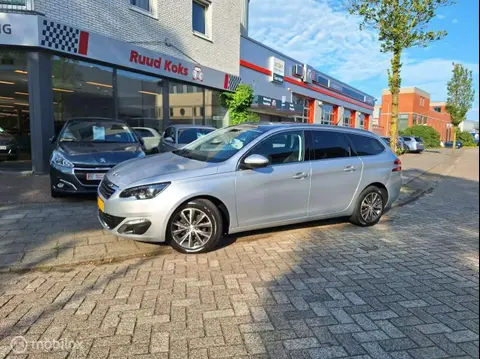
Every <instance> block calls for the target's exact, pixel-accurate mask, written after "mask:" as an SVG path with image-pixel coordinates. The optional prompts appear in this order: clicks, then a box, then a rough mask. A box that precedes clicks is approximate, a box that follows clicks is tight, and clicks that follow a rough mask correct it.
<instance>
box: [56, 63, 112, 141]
mask: <svg viewBox="0 0 480 359" xmlns="http://www.w3.org/2000/svg"><path fill="white" fill-rule="evenodd" d="M52 90H53V113H54V121H55V134H57V135H58V134H59V132H60V130H61V129H62V127H63V125H64V124H65V122H66V121H67V120H68V119H70V118H74V117H103V118H113V117H114V115H115V113H114V111H115V106H114V98H113V69H112V68H109V67H105V66H100V65H95V64H91V63H88V62H83V61H78V60H72V59H69V58H66V57H59V56H54V57H53V58H52Z"/></svg>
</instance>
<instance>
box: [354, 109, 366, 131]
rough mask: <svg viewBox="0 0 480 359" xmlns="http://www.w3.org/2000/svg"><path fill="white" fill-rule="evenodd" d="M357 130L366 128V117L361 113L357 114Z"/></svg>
mask: <svg viewBox="0 0 480 359" xmlns="http://www.w3.org/2000/svg"><path fill="white" fill-rule="evenodd" d="M356 127H357V128H365V115H364V114H363V113H361V112H357V123H356Z"/></svg>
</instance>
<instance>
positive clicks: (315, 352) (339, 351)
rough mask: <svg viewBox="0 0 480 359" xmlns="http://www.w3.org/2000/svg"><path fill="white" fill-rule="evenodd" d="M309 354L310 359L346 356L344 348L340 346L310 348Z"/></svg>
mask: <svg viewBox="0 0 480 359" xmlns="http://www.w3.org/2000/svg"><path fill="white" fill-rule="evenodd" d="M309 354H310V356H311V357H312V359H330V358H342V357H345V356H347V353H346V352H345V349H343V348H342V347H341V346H335V347H327V348H315V349H310V350H309Z"/></svg>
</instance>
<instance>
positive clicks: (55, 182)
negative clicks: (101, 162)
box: [50, 164, 110, 194]
mask: <svg viewBox="0 0 480 359" xmlns="http://www.w3.org/2000/svg"><path fill="white" fill-rule="evenodd" d="M109 170H110V168H102V169H101V170H95V169H88V171H91V172H93V173H96V172H99V173H106V172H108V171H109ZM78 171H79V169H78V168H68V167H61V166H57V165H55V164H51V165H50V186H51V188H52V190H54V191H55V192H59V193H64V194H95V193H97V189H98V185H99V184H100V181H89V182H90V183H88V182H87V181H86V180H85V179H84V176H83V175H81V174H79V172H78ZM82 180H83V181H82Z"/></svg>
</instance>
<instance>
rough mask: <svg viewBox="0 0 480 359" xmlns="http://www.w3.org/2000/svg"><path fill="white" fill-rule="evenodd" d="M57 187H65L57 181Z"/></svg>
mask: <svg viewBox="0 0 480 359" xmlns="http://www.w3.org/2000/svg"><path fill="white" fill-rule="evenodd" d="M57 187H58V188H63V187H65V185H64V184H63V183H59V184H57Z"/></svg>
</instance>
